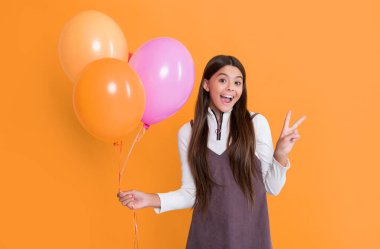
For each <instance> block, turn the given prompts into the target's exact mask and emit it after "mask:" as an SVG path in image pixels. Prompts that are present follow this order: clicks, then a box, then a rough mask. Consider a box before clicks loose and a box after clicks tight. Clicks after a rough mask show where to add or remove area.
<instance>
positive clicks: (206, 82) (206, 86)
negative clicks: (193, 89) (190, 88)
mask: <svg viewBox="0 0 380 249" xmlns="http://www.w3.org/2000/svg"><path fill="white" fill-rule="evenodd" d="M203 89H205V90H206V92H209V91H210V88H209V87H208V80H206V79H204V80H203Z"/></svg>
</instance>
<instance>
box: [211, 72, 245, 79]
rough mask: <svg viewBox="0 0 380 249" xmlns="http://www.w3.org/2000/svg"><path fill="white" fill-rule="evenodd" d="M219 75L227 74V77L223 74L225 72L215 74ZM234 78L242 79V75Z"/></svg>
mask: <svg viewBox="0 0 380 249" xmlns="http://www.w3.org/2000/svg"><path fill="white" fill-rule="evenodd" d="M219 75H225V76H227V77H229V76H228V75H227V74H225V73H219V74H218V75H217V76H219ZM235 78H241V79H243V77H242V76H240V75H239V76H236V77H235Z"/></svg>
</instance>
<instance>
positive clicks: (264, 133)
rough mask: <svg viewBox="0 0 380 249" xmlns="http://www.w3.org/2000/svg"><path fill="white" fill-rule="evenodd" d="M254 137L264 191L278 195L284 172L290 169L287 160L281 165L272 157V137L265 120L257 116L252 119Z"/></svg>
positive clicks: (283, 180) (283, 181)
mask: <svg viewBox="0 0 380 249" xmlns="http://www.w3.org/2000/svg"><path fill="white" fill-rule="evenodd" d="M253 125H254V129H255V136H256V155H257V157H258V158H259V159H260V161H261V170H262V177H263V181H264V185H265V189H266V191H267V192H268V193H269V194H271V195H278V194H279V193H280V192H281V189H282V188H283V186H284V184H285V181H286V172H287V171H288V170H289V168H290V161H289V158H287V156H286V158H285V160H284V161H285V164H284V162H282V163H283V164H284V165H282V164H281V163H280V162H278V161H277V160H276V158H275V157H274V150H273V143H272V135H271V130H270V127H269V123H268V121H267V119H266V118H265V117H264V116H263V115H262V114H259V115H257V116H256V117H255V118H253Z"/></svg>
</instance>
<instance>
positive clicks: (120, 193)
mask: <svg viewBox="0 0 380 249" xmlns="http://www.w3.org/2000/svg"><path fill="white" fill-rule="evenodd" d="M133 192H134V190H128V191H125V192H122V191H120V192H119V193H118V196H117V197H124V196H126V195H128V194H133Z"/></svg>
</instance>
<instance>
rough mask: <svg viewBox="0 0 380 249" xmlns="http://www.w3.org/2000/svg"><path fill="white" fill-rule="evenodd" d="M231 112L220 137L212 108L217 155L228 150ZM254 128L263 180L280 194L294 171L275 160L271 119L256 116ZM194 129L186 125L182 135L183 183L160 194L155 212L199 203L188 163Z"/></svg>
mask: <svg viewBox="0 0 380 249" xmlns="http://www.w3.org/2000/svg"><path fill="white" fill-rule="evenodd" d="M231 111H232V109H231V110H230V111H229V112H225V113H223V115H222V116H221V133H220V135H219V137H218V136H217V133H216V132H215V131H216V129H217V128H218V122H217V119H216V116H215V114H214V113H213V111H212V109H211V108H210V107H209V108H208V115H207V123H208V126H209V136H208V143H207V147H208V148H209V149H211V150H212V151H214V152H215V153H216V154H218V155H221V154H222V153H223V152H224V151H225V150H226V149H227V139H228V133H229V123H230V122H229V120H230V115H231ZM253 114H254V112H251V115H253ZM252 122H253V127H254V131H255V136H256V151H255V154H256V156H257V157H258V158H259V159H260V161H261V167H262V177H263V181H264V184H265V189H266V191H267V192H268V193H269V194H271V195H278V194H279V193H280V191H281V189H282V187H283V186H284V184H285V181H286V172H287V170H288V169H289V168H290V162H289V159H287V162H286V165H285V166H282V165H281V164H280V163H279V162H278V161H277V160H275V158H274V157H273V143H272V135H271V131H270V127H269V124H268V121H267V119H266V118H265V117H264V116H263V115H262V114H259V115H256V116H255V117H254V118H253V119H252ZM191 130H192V127H191V125H190V122H188V123H186V124H184V125H183V126H182V127H181V128H180V130H179V132H178V150H179V155H180V160H181V163H182V165H181V170H182V184H181V187H180V188H179V189H177V190H175V191H170V192H166V193H157V194H158V196H159V197H160V200H161V208H154V211H155V213H157V214H159V213H163V212H166V211H171V210H177V209H184V208H191V207H193V205H194V202H195V193H196V188H195V183H194V179H193V176H192V174H191V171H190V166H189V163H188V160H187V148H188V145H189V141H190V137H191Z"/></svg>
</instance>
